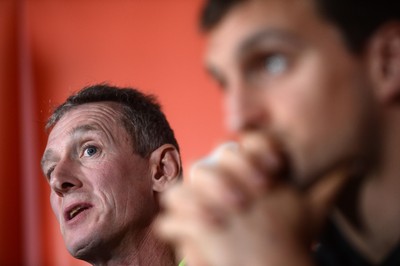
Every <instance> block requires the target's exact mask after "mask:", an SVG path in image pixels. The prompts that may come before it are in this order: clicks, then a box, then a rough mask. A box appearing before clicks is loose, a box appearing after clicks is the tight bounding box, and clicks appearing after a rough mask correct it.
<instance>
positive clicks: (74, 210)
mask: <svg viewBox="0 0 400 266" xmlns="http://www.w3.org/2000/svg"><path fill="white" fill-rule="evenodd" d="M90 207H91V205H89V204H77V205H74V206H73V207H71V208H68V209H67V211H66V212H65V213H64V216H65V220H67V221H70V220H72V219H74V218H75V217H76V216H77V215H79V214H80V213H82V212H84V211H85V210H87V209H89V208H90Z"/></svg>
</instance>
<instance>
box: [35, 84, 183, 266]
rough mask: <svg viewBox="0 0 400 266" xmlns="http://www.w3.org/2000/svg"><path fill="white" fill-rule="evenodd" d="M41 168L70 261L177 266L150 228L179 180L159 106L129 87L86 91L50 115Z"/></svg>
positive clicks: (168, 130) (173, 148)
mask: <svg viewBox="0 0 400 266" xmlns="http://www.w3.org/2000/svg"><path fill="white" fill-rule="evenodd" d="M47 127H48V128H51V132H50V134H49V138H48V143H47V147H46V150H45V152H44V155H43V159H42V168H43V172H44V174H45V176H46V177H47V180H48V182H49V185H50V187H51V195H50V202H51V206H52V209H53V211H54V213H55V215H56V217H57V220H58V222H59V223H60V228H61V232H62V235H63V238H64V242H65V245H66V246H67V249H68V251H69V252H70V253H71V255H72V256H74V257H76V258H78V259H81V260H85V261H87V262H89V263H91V264H94V265H146V266H147V265H157V266H158V265H163V266H172V265H177V264H178V263H177V262H176V259H175V254H174V252H173V250H172V249H171V248H170V247H169V246H168V245H167V244H165V243H164V242H163V241H161V240H160V239H159V238H158V237H157V236H156V235H155V234H154V232H153V231H154V230H153V228H152V224H153V220H154V219H155V217H156V216H157V215H158V213H159V210H160V206H159V196H160V194H162V193H163V192H164V191H165V190H166V189H167V188H169V187H170V186H171V184H173V183H175V182H176V181H177V180H178V179H179V178H180V175H181V160H180V155H179V147H178V143H177V141H176V139H175V137H174V133H173V131H172V129H171V128H170V126H169V124H168V121H167V120H166V118H165V116H164V114H163V113H162V111H161V109H160V106H159V105H158V103H157V102H156V101H155V100H154V99H153V98H152V97H150V96H146V95H144V94H142V93H141V92H139V91H137V90H134V89H130V88H123V89H120V88H117V87H112V86H108V85H96V86H91V87H87V88H85V89H83V90H81V91H80V92H78V93H77V94H75V95H72V96H70V97H69V98H68V99H67V100H66V101H65V103H63V104H62V105H60V106H59V107H58V108H57V109H56V110H55V111H54V113H53V114H52V116H51V117H50V119H49V121H48V124H47Z"/></svg>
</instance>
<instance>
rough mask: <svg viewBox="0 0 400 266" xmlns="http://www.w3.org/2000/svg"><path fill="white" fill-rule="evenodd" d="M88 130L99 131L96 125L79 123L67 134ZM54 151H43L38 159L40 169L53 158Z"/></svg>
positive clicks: (76, 133)
mask: <svg viewBox="0 0 400 266" xmlns="http://www.w3.org/2000/svg"><path fill="white" fill-rule="evenodd" d="M90 131H99V132H100V131H101V130H100V129H99V128H98V127H96V126H94V125H91V124H84V125H80V126H77V127H74V128H73V129H72V130H71V131H69V132H68V135H71V136H74V135H79V134H83V133H85V132H90ZM54 156H55V155H54V151H53V150H52V149H48V150H46V151H45V152H44V154H43V157H42V160H41V161H40V165H41V166H42V169H44V166H45V164H46V162H48V161H51V160H52V159H53V158H54Z"/></svg>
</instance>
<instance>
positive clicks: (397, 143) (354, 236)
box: [334, 117, 400, 263]
mask: <svg viewBox="0 0 400 266" xmlns="http://www.w3.org/2000/svg"><path fill="white" fill-rule="evenodd" d="M396 121H397V123H393V121H391V122H392V123H391V125H393V126H392V127H390V130H386V133H385V135H384V142H383V143H382V145H383V146H384V148H383V153H382V160H381V163H380V165H379V167H378V168H377V169H378V170H377V171H376V172H374V173H371V174H370V175H369V176H367V177H366V178H364V179H363V180H362V182H360V183H359V187H358V188H357V190H356V192H355V193H354V191H353V193H354V194H353V195H350V193H348V194H349V195H347V196H348V197H347V202H345V204H347V205H348V204H352V205H353V206H352V207H353V208H350V210H345V208H340V209H339V210H338V211H337V212H336V213H335V214H334V220H335V222H336V224H337V226H338V227H339V228H340V230H341V231H342V232H343V234H344V235H345V237H346V238H347V240H348V241H349V242H350V243H351V245H352V246H353V247H354V248H355V249H356V250H357V251H358V252H360V253H361V254H362V255H363V256H365V258H366V259H368V260H369V261H371V262H372V263H379V262H382V260H383V259H384V258H385V257H387V255H388V253H390V252H391V251H392V250H393V248H394V247H395V246H396V245H398V244H399V243H400V227H399V224H400V207H399V204H397V203H398V202H400V163H399V158H400V118H399V117H397V118H396V119H395V122H396ZM349 199H350V200H349Z"/></svg>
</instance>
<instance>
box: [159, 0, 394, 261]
mask: <svg viewBox="0 0 400 266" xmlns="http://www.w3.org/2000/svg"><path fill="white" fill-rule="evenodd" d="M399 6H400V5H399V1H397V0H391V1H390V0H389V1H374V0H371V1H356V0H352V1H347V0H346V1H344V0H247V1H246V0H242V1H241V0H231V1H229V0H225V1H224V0H210V1H208V2H207V3H206V6H205V9H204V13H203V16H202V26H203V29H205V31H206V33H207V37H208V49H207V53H206V64H207V68H208V70H209V72H210V73H211V75H212V76H213V77H214V79H215V80H217V81H218V82H219V84H220V86H221V88H222V90H223V92H224V95H225V104H226V110H227V120H228V123H229V125H230V128H231V129H232V130H233V131H234V132H236V133H237V135H238V141H237V142H236V143H228V144H224V145H222V146H221V147H219V148H218V149H217V151H215V152H214V153H213V154H212V155H211V156H210V157H209V158H207V159H206V160H204V161H202V162H199V163H198V164H196V165H195V166H194V167H193V169H192V171H191V175H190V180H191V184H189V185H185V186H180V187H178V188H176V189H174V190H173V191H171V193H168V196H167V197H166V198H165V204H166V206H167V208H168V212H167V213H166V215H165V216H164V219H161V220H160V225H161V230H160V231H161V232H162V233H163V235H164V236H165V237H166V238H168V239H169V240H171V241H173V242H174V243H175V244H176V245H177V246H178V247H179V249H180V251H181V252H182V253H184V254H185V255H186V257H187V260H188V262H189V265H190V266H195V265H215V266H225V265H226V266H232V265H252V266H257V265H260V266H261V265H263V266H265V265H268V266H273V265H276V266H282V265H337V266H339V265H341V266H343V265H400V247H399V243H400V241H399V240H400V226H399V224H400V206H399V204H398V202H400V163H399V160H400V8H399Z"/></svg>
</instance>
